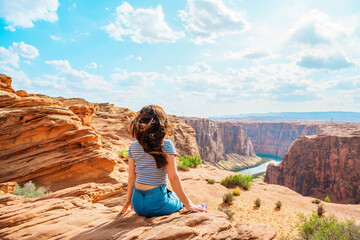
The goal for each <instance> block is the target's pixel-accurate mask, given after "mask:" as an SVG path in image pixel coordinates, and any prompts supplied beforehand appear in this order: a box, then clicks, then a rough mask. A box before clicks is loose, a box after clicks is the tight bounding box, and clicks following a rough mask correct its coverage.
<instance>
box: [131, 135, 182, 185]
mask: <svg viewBox="0 0 360 240" xmlns="http://www.w3.org/2000/svg"><path fill="white" fill-rule="evenodd" d="M164 151H165V152H166V153H167V154H169V155H171V154H173V155H176V150H175V146H174V143H173V142H172V141H171V140H164ZM128 157H129V158H133V159H134V161H135V173H136V182H138V183H142V184H147V185H166V177H167V173H166V168H165V167H162V168H158V167H157V166H156V162H155V158H154V157H153V156H151V155H150V154H148V153H146V152H144V149H143V147H142V146H141V145H140V143H139V142H138V141H135V142H133V143H132V144H131V145H130V147H129V153H128Z"/></svg>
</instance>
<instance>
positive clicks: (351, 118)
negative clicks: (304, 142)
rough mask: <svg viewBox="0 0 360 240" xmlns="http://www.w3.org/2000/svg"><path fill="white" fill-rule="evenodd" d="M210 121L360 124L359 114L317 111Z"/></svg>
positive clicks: (228, 117) (254, 114)
mask: <svg viewBox="0 0 360 240" xmlns="http://www.w3.org/2000/svg"><path fill="white" fill-rule="evenodd" d="M209 119H212V120H228V119H229V120H239V121H269V122H274V121H334V122H356V123H357V122H360V112H345V111H318V112H270V113H244V114H233V115H223V116H217V117H209Z"/></svg>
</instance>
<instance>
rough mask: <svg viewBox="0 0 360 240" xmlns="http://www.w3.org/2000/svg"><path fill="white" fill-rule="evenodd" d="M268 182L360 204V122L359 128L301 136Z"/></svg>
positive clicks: (272, 170)
mask: <svg viewBox="0 0 360 240" xmlns="http://www.w3.org/2000/svg"><path fill="white" fill-rule="evenodd" d="M265 182H267V183H272V184H279V185H284V186H286V187H289V188H291V189H293V190H295V191H297V192H299V193H301V194H303V195H306V196H313V197H317V198H320V199H322V200H324V198H325V197H326V196H327V195H329V197H330V199H331V200H332V201H333V202H337V203H353V204H354V203H355V204H359V203H360V124H359V125H358V128H357V130H353V131H351V132H346V130H344V131H342V132H341V133H336V134H335V135H334V134H327V135H318V136H307V137H299V138H298V139H297V140H296V141H295V142H294V143H293V145H292V146H291V148H290V150H289V152H288V153H287V154H286V155H285V157H284V159H283V161H282V163H280V164H279V165H277V166H274V165H272V164H270V165H269V166H268V168H267V171H266V176H265Z"/></svg>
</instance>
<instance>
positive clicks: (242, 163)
mask: <svg viewBox="0 0 360 240" xmlns="http://www.w3.org/2000/svg"><path fill="white" fill-rule="evenodd" d="M181 119H182V120H183V121H184V122H185V123H186V124H188V125H190V126H191V127H192V128H194V129H195V132H196V142H197V144H198V147H199V152H200V156H201V157H202V159H203V160H204V161H205V162H206V163H209V164H212V165H214V166H217V167H219V168H222V169H227V170H234V171H235V170H239V169H243V168H247V167H250V166H253V165H256V164H258V163H259V162H260V161H261V158H259V157H257V156H256V154H255V151H254V148H253V146H252V143H251V140H250V138H249V137H248V136H247V135H246V134H245V133H244V131H243V130H242V128H241V126H238V125H235V124H233V123H229V122H215V121H212V120H209V119H206V118H188V117H182V118H181Z"/></svg>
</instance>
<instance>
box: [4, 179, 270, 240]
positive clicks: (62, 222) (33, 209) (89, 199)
mask: <svg viewBox="0 0 360 240" xmlns="http://www.w3.org/2000/svg"><path fill="white" fill-rule="evenodd" d="M114 194H115V195H114ZM119 194H120V195H119ZM124 194H125V191H123V190H122V188H121V186H120V185H112V184H84V185H79V186H77V187H73V188H71V189H65V190H60V191H58V192H54V193H52V194H50V195H47V196H45V197H42V198H38V199H25V198H23V197H19V196H14V197H13V198H11V197H8V196H11V195H9V194H7V195H1V196H0V203H3V202H4V201H7V203H6V204H4V205H3V206H2V207H0V238H1V239H4V240H13V239H169V240H170V239H171V240H172V239H199V240H200V239H273V238H275V236H276V232H275V231H274V230H273V229H270V228H268V227H265V226H261V225H256V224H249V223H243V222H241V223H238V224H235V223H233V224H232V223H231V222H230V221H229V219H228V217H227V216H226V215H225V214H224V213H223V212H219V211H215V212H211V213H190V212H188V211H186V210H184V209H183V210H181V211H180V212H177V213H174V214H171V215H169V216H163V217H154V218H145V217H141V216H138V215H136V214H135V213H134V212H128V213H127V214H125V215H123V216H119V215H118V213H119V210H120V209H121V204H123V202H124V201H123V200H124V199H123V198H121V196H123V195H124ZM110 195H113V196H114V197H112V200H110V201H106V200H103V201H100V202H99V200H100V199H103V198H105V197H107V196H110ZM117 195H118V196H117ZM94 199H97V200H96V201H94ZM113 202H115V204H113ZM0 206H1V205H0Z"/></svg>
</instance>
